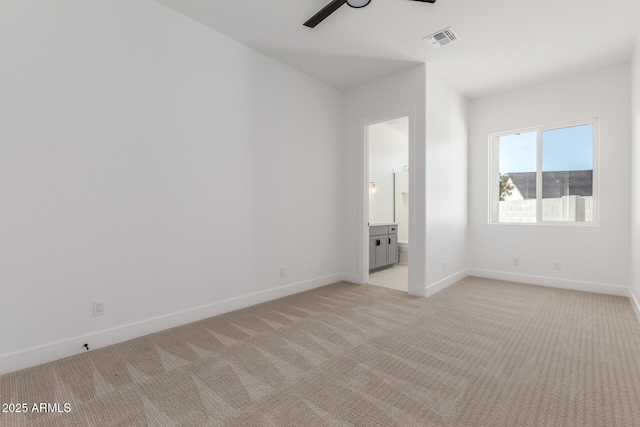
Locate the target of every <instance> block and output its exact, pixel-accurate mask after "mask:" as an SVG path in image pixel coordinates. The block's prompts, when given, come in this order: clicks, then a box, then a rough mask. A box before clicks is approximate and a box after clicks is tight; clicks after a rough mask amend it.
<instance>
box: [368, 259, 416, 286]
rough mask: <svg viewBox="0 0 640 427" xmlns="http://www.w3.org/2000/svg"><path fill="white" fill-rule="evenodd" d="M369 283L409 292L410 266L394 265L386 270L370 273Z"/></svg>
mask: <svg viewBox="0 0 640 427" xmlns="http://www.w3.org/2000/svg"><path fill="white" fill-rule="evenodd" d="M368 283H369V284H370V285H376V286H383V287H385V288H389V289H397V290H399V291H405V292H407V290H409V266H408V265H400V264H394V265H393V266H391V267H389V268H385V269H384V270H380V271H376V272H375V273H369V280H368Z"/></svg>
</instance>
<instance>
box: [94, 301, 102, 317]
mask: <svg viewBox="0 0 640 427" xmlns="http://www.w3.org/2000/svg"><path fill="white" fill-rule="evenodd" d="M103 314H104V300H100V301H94V302H93V315H94V316H102V315H103Z"/></svg>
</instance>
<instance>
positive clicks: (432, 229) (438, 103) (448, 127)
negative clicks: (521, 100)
mask: <svg viewBox="0 0 640 427" xmlns="http://www.w3.org/2000/svg"><path fill="white" fill-rule="evenodd" d="M426 91H427V96H426V99H427V102H426V103H427V108H426V120H427V121H426V127H427V131H426V183H427V185H426V201H427V207H426V222H427V224H426V258H424V261H423V262H424V263H425V266H426V293H425V294H426V295H427V296H429V295H432V294H433V293H435V292H438V291H439V290H441V289H442V288H444V287H446V286H448V285H450V284H452V283H454V282H456V281H458V280H460V279H462V278H463V277H464V276H465V275H466V269H467V267H468V263H467V138H468V136H467V121H468V109H469V108H468V101H467V100H466V98H464V97H463V96H462V95H461V94H460V93H459V92H458V91H457V90H456V89H455V88H453V87H451V85H449V84H448V83H447V82H446V81H445V80H444V79H442V78H441V77H440V76H438V74H436V73H435V72H433V71H431V70H429V69H428V70H427V86H426Z"/></svg>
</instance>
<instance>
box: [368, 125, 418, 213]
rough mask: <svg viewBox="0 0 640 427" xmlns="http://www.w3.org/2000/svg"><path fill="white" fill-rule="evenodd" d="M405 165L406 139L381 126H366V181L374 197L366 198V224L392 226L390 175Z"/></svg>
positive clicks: (406, 158)
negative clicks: (367, 222)
mask: <svg viewBox="0 0 640 427" xmlns="http://www.w3.org/2000/svg"><path fill="white" fill-rule="evenodd" d="M408 164H409V143H408V136H407V135H406V134H403V133H402V132H398V131H396V130H393V129H389V128H388V127H387V126H386V125H385V124H384V123H379V124H375V125H373V126H369V181H373V182H375V183H376V187H377V190H376V193H375V194H370V196H369V222H371V223H374V222H378V223H380V222H394V221H395V218H394V216H395V215H394V206H395V191H394V189H395V186H394V175H393V173H394V171H403V170H404V169H403V168H404V166H405V165H408Z"/></svg>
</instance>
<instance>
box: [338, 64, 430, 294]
mask: <svg viewBox="0 0 640 427" xmlns="http://www.w3.org/2000/svg"><path fill="white" fill-rule="evenodd" d="M425 76H426V67H425V66H424V65H420V66H417V67H413V68H410V69H408V70H405V71H402V72H400V73H396V74H393V75H391V76H387V77H384V78H382V79H379V80H376V81H374V82H371V83H367V84H365V85H362V86H359V87H356V88H353V89H351V90H349V91H347V92H346V93H345V96H344V212H343V215H344V224H345V228H344V259H343V260H344V268H343V270H344V271H345V272H347V273H349V274H350V280H352V281H353V282H356V283H364V282H365V276H366V274H367V268H368V263H366V251H367V249H368V244H367V242H368V240H365V238H366V236H367V234H366V233H367V228H366V222H367V221H366V218H367V212H366V210H367V209H366V207H367V205H368V196H367V171H366V157H365V141H364V126H365V124H366V123H367V122H373V121H383V120H386V119H391V118H396V117H400V116H404V115H409V116H410V119H409V170H410V171H411V173H410V175H409V180H410V181H409V188H410V189H411V201H410V206H409V223H410V224H409V229H410V233H411V235H410V237H409V245H410V248H409V284H410V285H411V284H414V286H417V287H420V288H422V289H424V284H425V283H426V282H425V280H426V279H425V269H424V262H422V260H424V258H425V235H426V232H425V226H426V222H425V221H424V218H425V217H426V212H425V197H424V194H425V182H426V180H425V145H424V141H425V84H426V79H425ZM418 218H422V221H418Z"/></svg>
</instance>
